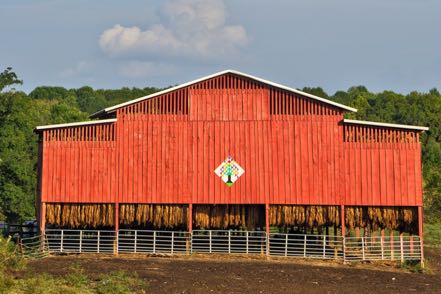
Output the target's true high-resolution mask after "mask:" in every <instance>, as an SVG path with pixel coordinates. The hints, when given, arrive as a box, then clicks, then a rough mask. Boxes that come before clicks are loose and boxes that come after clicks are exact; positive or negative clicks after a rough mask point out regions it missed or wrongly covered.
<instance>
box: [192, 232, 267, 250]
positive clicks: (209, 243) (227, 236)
mask: <svg viewBox="0 0 441 294" xmlns="http://www.w3.org/2000/svg"><path fill="white" fill-rule="evenodd" d="M191 249H192V252H194V253H230V254H231V253H241V254H265V252H266V234H265V232H255V231H226V230H195V231H193V233H192V242H191Z"/></svg>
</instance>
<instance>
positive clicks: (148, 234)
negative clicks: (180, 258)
mask: <svg viewBox="0 0 441 294" xmlns="http://www.w3.org/2000/svg"><path fill="white" fill-rule="evenodd" d="M118 233H119V234H118V252H124V253H153V254H156V253H161V254H188V253H190V243H191V235H190V233H189V232H180V231H149V230H120V231H119V232H118Z"/></svg>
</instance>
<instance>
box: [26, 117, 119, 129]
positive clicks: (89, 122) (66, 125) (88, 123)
mask: <svg viewBox="0 0 441 294" xmlns="http://www.w3.org/2000/svg"><path fill="white" fill-rule="evenodd" d="M114 122H116V118H110V119H101V120H91V121H81V122H73V123H67V124H56V125H45V126H37V127H36V128H35V129H34V130H35V131H36V132H38V131H42V130H48V129H58V128H66V127H80V126H87V125H96V124H108V123H114Z"/></svg>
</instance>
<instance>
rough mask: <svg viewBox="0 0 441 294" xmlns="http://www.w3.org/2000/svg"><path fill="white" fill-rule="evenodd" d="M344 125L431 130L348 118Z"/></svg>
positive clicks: (344, 120)
mask: <svg viewBox="0 0 441 294" xmlns="http://www.w3.org/2000/svg"><path fill="white" fill-rule="evenodd" d="M343 123H347V124H355V125H366V126H377V127H387V128H399V129H406V130H417V131H428V130H429V128H428V127H423V126H413V125H402V124H391V123H382V122H376V121H367V120H355V119H346V118H345V119H343Z"/></svg>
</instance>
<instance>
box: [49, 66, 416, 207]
mask: <svg viewBox="0 0 441 294" xmlns="http://www.w3.org/2000/svg"><path fill="white" fill-rule="evenodd" d="M116 118H117V122H115V123H110V124H99V125H91V126H79V127H73V128H55V129H50V130H45V131H43V132H42V133H43V135H42V143H41V144H42V165H41V170H42V172H41V175H40V177H41V182H42V183H41V189H40V195H41V202H70V203H72V202H82V203H184V204H188V203H193V204H201V203H207V204H209V203H212V204H221V203H230V204H233V203H237V204H239V203H242V204H312V205H314V204H317V205H320V204H321V205H328V204H329V205H331V204H332V205H375V206H380V205H384V206H419V205H421V204H422V191H421V186H422V185H421V158H420V152H421V149H420V144H419V139H418V133H417V132H415V131H407V130H395V129H392V128H384V127H373V126H363V125H346V124H344V123H343V122H342V119H343V110H342V109H339V108H337V107H335V106H332V105H329V104H325V103H322V102H319V101H316V100H313V99H311V98H308V97H303V96H301V95H298V94H293V93H291V92H288V91H285V90H281V89H278V88H275V87H273V86H270V85H266V84H263V83H260V82H256V81H254V80H250V79H246V78H243V77H239V76H235V75H232V74H225V75H222V76H218V77H216V78H212V79H209V80H207V81H203V82H199V83H196V84H193V85H190V86H188V87H185V88H181V89H179V90H176V91H173V92H170V93H168V94H164V95H161V96H158V97H155V98H152V99H148V100H143V101H141V102H137V103H135V104H131V105H128V106H125V107H122V108H120V109H118V110H117V112H116ZM229 155H231V156H232V157H233V158H234V159H235V160H236V161H237V162H238V163H239V164H240V165H241V166H242V167H243V168H244V170H245V173H244V174H243V175H242V177H241V178H239V180H238V181H237V182H236V183H235V184H234V185H233V186H232V187H227V186H226V185H225V184H224V183H223V182H222V181H221V179H220V178H218V177H217V176H216V175H215V173H214V170H215V168H216V167H217V166H218V165H219V164H220V163H221V162H222V161H223V160H224V159H225V158H226V157H227V156H229Z"/></svg>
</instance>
